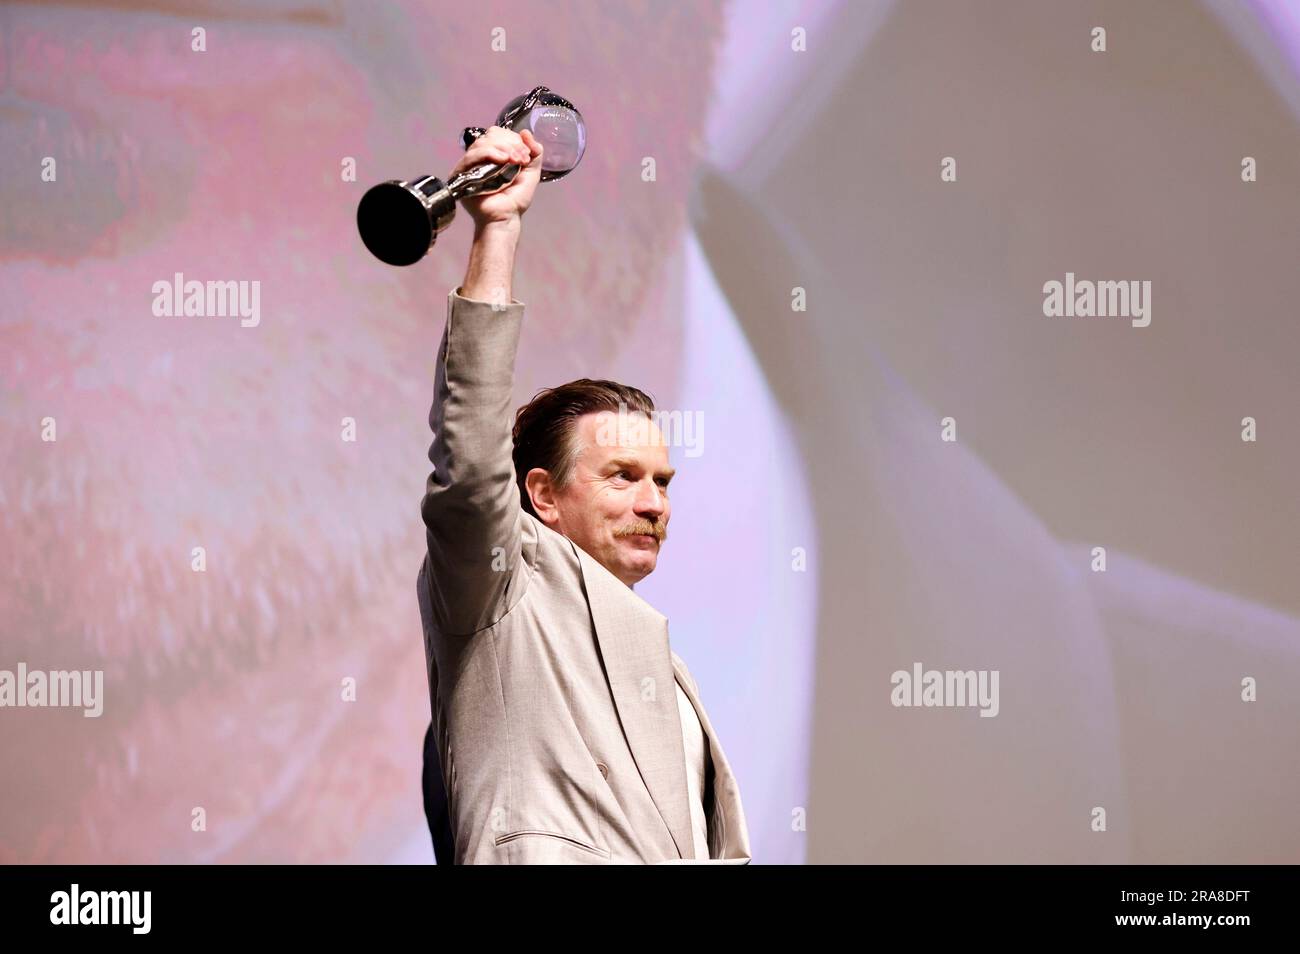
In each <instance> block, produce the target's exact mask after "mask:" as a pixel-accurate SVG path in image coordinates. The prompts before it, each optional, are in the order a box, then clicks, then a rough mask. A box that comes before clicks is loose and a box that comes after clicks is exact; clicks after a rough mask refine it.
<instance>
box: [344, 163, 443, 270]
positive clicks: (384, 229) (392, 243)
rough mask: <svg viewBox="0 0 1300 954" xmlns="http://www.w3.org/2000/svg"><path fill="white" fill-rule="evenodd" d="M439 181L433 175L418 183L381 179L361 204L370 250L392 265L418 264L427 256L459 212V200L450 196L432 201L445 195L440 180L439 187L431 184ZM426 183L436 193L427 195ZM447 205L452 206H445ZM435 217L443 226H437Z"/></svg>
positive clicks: (361, 221)
mask: <svg viewBox="0 0 1300 954" xmlns="http://www.w3.org/2000/svg"><path fill="white" fill-rule="evenodd" d="M435 182H437V180H436V179H432V177H426V178H424V179H421V180H419V181H418V182H417V183H415V184H414V186H412V185H410V184H407V183H404V182H397V181H392V182H381V183H380V184H379V185H377V186H375V187H374V188H372V189H370V190H369V191H368V192H366V194H365V195H364V196H362V197H361V202H360V203H359V204H358V205H357V231H359V232H360V233H361V241H362V242H364V243H365V246H366V248H367V249H369V250H370V254H372V255H374V256H375V258H377V259H379V260H380V261H381V262H384V263H386V264H388V265H414V264H415V263H416V262H418V261H419V260H420V259H422V258H424V256H425V255H426V254H427V253H428V251H429V249H430V248H431V247H432V246H433V243H434V241H435V240H436V239H437V237H438V231H439V230H440V229H441V228H442V227H445V225H446V223H447V220H449V219H450V217H451V215H454V214H455V203H454V202H451V201H450V199H445V200H444V201H442V202H437V201H431V199H435V200H436V199H438V198H441V197H440V196H438V195H437V193H438V192H439V190H440V188H441V185H442V184H441V183H440V182H438V183H437V184H438V188H430V187H431V186H432V185H433V183H435ZM422 185H423V186H424V188H428V189H430V192H432V193H434V195H433V196H428V195H426V194H425V193H424V190H423V189H421V188H420V186H422ZM417 190H418V191H417ZM443 205H447V206H450V209H442V208H441V206H443ZM435 207H436V208H435ZM436 212H441V213H442V214H441V215H436V214H435V213H436ZM435 219H437V220H438V225H439V229H435V228H434V220H435Z"/></svg>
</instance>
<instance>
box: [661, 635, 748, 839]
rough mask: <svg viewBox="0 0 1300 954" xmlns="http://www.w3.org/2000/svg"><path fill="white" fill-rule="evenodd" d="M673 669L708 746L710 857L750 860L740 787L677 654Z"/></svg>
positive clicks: (692, 683) (693, 681)
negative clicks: (709, 772) (711, 787)
mask: <svg viewBox="0 0 1300 954" xmlns="http://www.w3.org/2000/svg"><path fill="white" fill-rule="evenodd" d="M673 668H674V669H675V670H676V671H677V673H678V676H679V678H678V682H679V683H680V684H681V687H682V691H683V692H685V693H686V698H688V699H690V700H691V705H693V706H694V707H695V714H696V715H697V716H699V718H700V726H701V727H702V728H703V729H704V738H705V739H706V740H707V741H708V745H709V758H710V760H711V762H712V767H713V782H712V784H713V811H712V812H711V814H710V817H709V857H710V858H716V859H723V858H730V859H736V860H740V859H744V860H746V861H748V860H750V858H751V856H750V851H749V826H748V825H746V824H745V810H744V809H743V808H742V807H741V804H740V786H739V785H738V784H737V782H736V776H735V775H734V774H733V773H732V771H731V764H730V763H729V762H728V761H727V756H726V753H724V752H723V751H722V744H721V743H720V742H719V741H718V737H717V736H716V735H714V733H713V726H712V724H711V723H710V722H709V714H708V713H707V712H705V711H704V704H703V703H702V702H701V701H700V697H699V694H698V693H697V692H696V686H695V680H694V679H692V678H691V675H690V672H689V671H688V670H687V669H686V664H685V663H683V662H682V661H681V660H680V659H679V658H678V657H677V654H676V653H673Z"/></svg>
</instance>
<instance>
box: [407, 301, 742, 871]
mask: <svg viewBox="0 0 1300 954" xmlns="http://www.w3.org/2000/svg"><path fill="white" fill-rule="evenodd" d="M459 291H460V289H456V290H455V291H453V292H451V293H449V294H448V296H447V326H446V329H445V331H444V333H443V337H442V343H441V345H440V346H439V350H438V361H437V372H436V376H435V384H434V388H435V394H434V400H433V408H432V410H431V411H430V414H429V426H430V427H431V428H432V430H433V444H432V446H431V447H430V448H429V460H430V462H431V463H432V464H433V471H432V473H430V475H429V479H428V484H427V486H426V493H425V496H424V500H423V505H422V515H423V517H424V523H425V527H426V528H427V531H428V532H427V538H428V552H427V554H426V557H425V561H424V563H423V564H422V566H421V567H420V573H419V578H418V588H419V601H420V615H421V619H422V622H423V626H424V642H425V657H426V662H427V665H428V675H429V692H430V701H431V705H432V709H433V723H434V730H435V735H436V741H437V746H438V754H439V757H440V760H441V767H442V780H443V784H444V787H445V791H446V795H447V803H448V812H449V816H450V820H451V830H452V834H453V838H454V842H455V860H456V862H457V863H458V864H527V863H539V862H540V863H548V862H549V863H578V864H609V863H660V862H670V863H681V862H683V860H689V859H691V858H693V856H694V852H693V850H692V835H691V816H690V808H689V804H688V802H687V797H688V796H687V788H686V759H685V752H684V749H683V744H682V731H681V723H680V717H679V715H678V707H677V697H676V690H675V688H674V685H673V681H674V680H676V681H677V682H678V683H679V684H680V685H681V687H682V689H683V690H684V691H685V693H686V695H687V697H688V698H689V699H690V701H691V704H692V705H693V706H694V707H695V711H696V713H697V714H698V715H699V719H700V725H701V726H702V728H703V730H704V735H705V739H706V741H707V751H708V758H707V759H706V763H707V777H706V779H705V795H704V798H705V805H704V811H705V817H706V818H707V819H708V841H709V857H710V859H715V860H716V861H718V862H720V863H729V864H745V863H748V862H749V860H750V852H749V834H748V831H747V830H746V826H745V816H744V811H743V809H742V807H741V801H740V789H739V787H738V785H737V783H736V778H735V776H734V775H733V774H732V771H731V767H730V766H729V765H728V763H727V758H726V755H725V754H724V753H723V751H722V746H721V744H720V743H719V742H718V738H717V736H716V734H715V733H714V731H713V727H712V726H711V725H710V723H709V717H708V714H707V713H706V712H705V711H704V705H703V703H702V702H701V701H700V694H699V687H698V686H697V685H696V684H695V680H694V679H693V678H692V676H691V674H690V672H689V671H688V670H687V668H686V664H685V663H683V662H682V660H681V659H680V657H678V656H677V654H676V653H674V652H673V651H672V650H671V648H670V646H669V642H668V621H667V619H665V617H664V616H663V615H662V614H660V613H658V612H657V611H656V610H655V609H654V608H653V607H652V606H650V605H649V604H648V603H646V602H645V600H643V599H641V597H639V596H637V595H636V594H635V593H634V592H633V591H632V589H631V588H630V587H628V586H626V585H625V584H623V583H622V582H621V581H620V580H619V579H618V578H617V577H615V576H614V575H613V574H611V573H610V572H609V571H608V570H606V569H605V568H604V567H602V566H601V565H600V564H599V563H597V562H596V561H595V560H593V559H592V558H591V557H590V556H588V555H587V554H586V553H585V552H584V551H583V550H581V549H580V548H579V547H577V546H575V545H574V544H573V543H572V542H571V541H570V540H569V539H568V538H567V537H564V536H563V535H561V534H559V533H556V532H555V531H554V530H551V529H550V528H548V527H547V526H545V525H544V524H543V523H541V521H539V520H537V519H536V518H535V517H533V516H532V515H531V514H529V513H527V512H526V511H525V510H524V509H523V508H522V507H521V506H520V503H519V490H518V487H517V485H516V483H515V474H514V466H513V463H512V460H511V449H512V442H511V427H512V425H513V420H514V414H513V409H512V407H511V385H512V382H513V377H514V363H515V353H516V350H517V348H518V344H519V333H520V327H521V324H522V321H523V312H524V305H523V303H522V302H519V301H518V300H514V301H512V302H511V303H510V304H509V305H505V306H501V307H499V308H497V309H496V310H494V307H493V306H492V305H490V304H488V303H485V302H479V301H474V300H471V299H466V298H463V297H461V296H460V295H459V294H458V292H459ZM701 863H704V862H701Z"/></svg>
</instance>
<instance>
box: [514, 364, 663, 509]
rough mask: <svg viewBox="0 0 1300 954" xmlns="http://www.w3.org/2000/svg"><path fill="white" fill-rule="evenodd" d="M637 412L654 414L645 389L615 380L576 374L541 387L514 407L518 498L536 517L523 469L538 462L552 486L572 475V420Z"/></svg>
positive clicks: (574, 448)
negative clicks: (606, 413)
mask: <svg viewBox="0 0 1300 954" xmlns="http://www.w3.org/2000/svg"><path fill="white" fill-rule="evenodd" d="M620 407H622V408H624V409H626V411H627V412H629V413H630V412H633V411H640V412H641V413H642V414H644V415H645V416H646V417H650V418H653V416H654V410H655V404H654V401H653V400H652V399H651V397H650V396H649V395H648V394H646V393H645V392H644V391H639V390H637V389H636V388H634V387H629V386H628V385H626V384H619V383H618V382H616V381H596V380H592V379H591V378H579V379H578V380H576V381H570V382H569V383H568V384H561V385H560V386H559V387H554V388H542V390H540V391H538V392H537V393H536V394H534V395H533V399H532V400H531V401H529V402H528V403H527V404H525V405H524V406H523V407H521V408H520V409H519V410H518V411H516V412H515V427H514V431H513V434H512V436H513V437H514V442H515V447H514V454H513V457H514V463H515V481H516V483H518V484H519V503H520V504H521V505H522V506H523V508H524V509H525V510H526V511H528V512H529V513H531V514H532V515H533V516H534V517H535V516H537V511H535V510H534V509H533V502H532V500H530V499H529V497H528V487H527V486H526V485H525V483H524V481H525V479H526V478H527V477H528V472H529V471H530V470H532V469H533V468H534V467H540V468H542V469H543V470H545V471H547V472H548V473H549V474H550V475H551V480H552V481H553V482H554V484H555V486H556V488H557V489H558V488H563V487H564V486H565V485H566V484H567V483H568V482H569V480H570V479H571V478H572V476H573V464H574V462H575V461H576V460H577V456H578V447H577V446H575V441H574V432H575V428H574V425H575V424H576V423H577V420H578V418H580V417H582V415H584V414H592V413H598V412H600V411H617V410H619V408H620Z"/></svg>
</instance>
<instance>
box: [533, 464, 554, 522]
mask: <svg viewBox="0 0 1300 954" xmlns="http://www.w3.org/2000/svg"><path fill="white" fill-rule="evenodd" d="M524 489H525V490H527V491H528V499H529V500H531V501H532V502H533V510H535V511H537V517H538V519H540V520H541V521H542V523H544V524H546V525H547V526H548V527H551V528H552V529H554V528H555V526H556V525H557V524H558V523H559V522H560V508H559V507H558V506H557V505H556V503H555V487H554V485H553V484H552V483H551V473H550V471H548V470H543V469H542V468H540V467H534V468H533V469H532V470H530V471H529V472H528V476H526V477H525V478H524Z"/></svg>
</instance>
